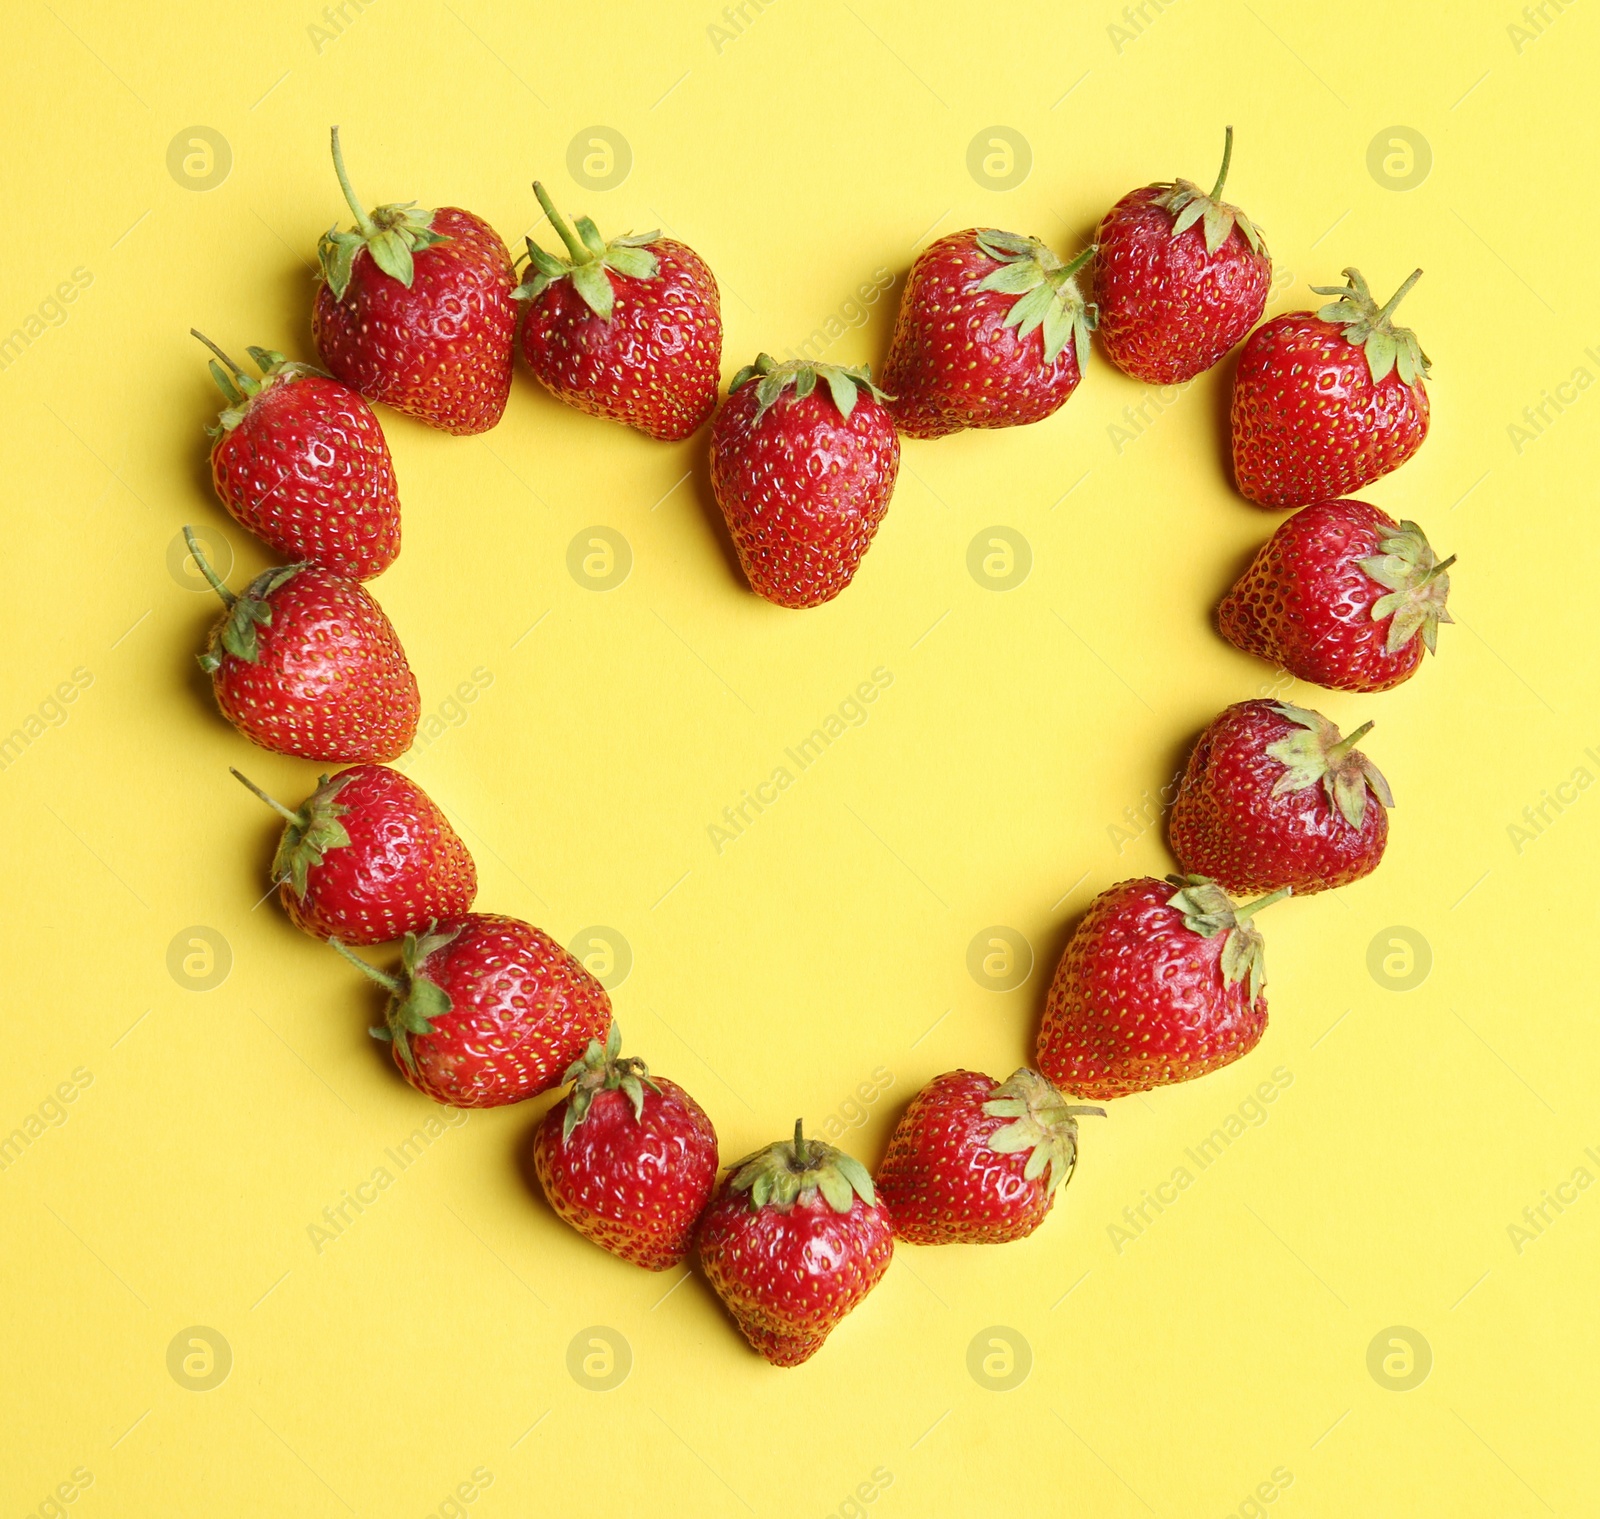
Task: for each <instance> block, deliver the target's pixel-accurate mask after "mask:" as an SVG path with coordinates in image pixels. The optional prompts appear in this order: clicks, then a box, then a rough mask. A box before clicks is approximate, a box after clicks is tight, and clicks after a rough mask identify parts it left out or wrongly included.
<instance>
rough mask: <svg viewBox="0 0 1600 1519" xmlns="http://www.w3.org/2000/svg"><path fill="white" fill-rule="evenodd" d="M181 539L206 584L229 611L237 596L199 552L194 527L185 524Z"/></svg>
mask: <svg viewBox="0 0 1600 1519" xmlns="http://www.w3.org/2000/svg"><path fill="white" fill-rule="evenodd" d="M183 541H184V542H185V543H186V544H188V545H189V553H190V555H191V557H192V558H193V559H194V562H195V564H196V565H198V566H199V569H200V573H201V574H202V575H204V576H205V577H206V584H207V585H209V586H210V587H211V589H212V590H213V591H215V592H216V593H217V595H219V596H220V597H221V598H222V604H223V606H225V607H227V609H228V610H229V611H230V612H231V611H232V610H233V608H234V606H235V605H236V604H237V602H238V600H239V598H238V597H237V596H235V595H234V594H233V592H232V591H230V590H229V589H228V588H227V586H225V585H224V584H223V583H222V580H221V577H220V576H219V575H218V574H217V572H216V571H215V570H214V569H212V568H211V561H210V560H209V559H207V558H206V556H205V554H204V553H202V552H201V549H200V544H199V542H198V541H197V540H196V538H195V536H194V529H193V528H192V527H189V526H187V525H185V527H184V529H183Z"/></svg>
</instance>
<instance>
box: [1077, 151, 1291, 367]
mask: <svg viewBox="0 0 1600 1519" xmlns="http://www.w3.org/2000/svg"><path fill="white" fill-rule="evenodd" d="M1232 161H1233V128H1232V127H1229V128H1228V129H1227V135H1226V138H1225V140H1224V143H1223V149H1222V168H1221V169H1220V170H1219V171H1218V173H1217V181H1216V184H1214V185H1213V186H1212V188H1211V193H1210V194H1209V195H1208V194H1206V193H1205V192H1204V191H1202V190H1201V188H1200V187H1199V185H1196V184H1192V183H1191V182H1190V181H1189V180H1187V179H1179V180H1176V181H1174V182H1173V183H1171V184H1155V185H1146V186H1145V187H1144V188H1143V189H1140V190H1134V191H1132V192H1131V193H1130V194H1127V195H1125V196H1123V197H1122V199H1121V200H1119V201H1118V202H1117V203H1116V205H1114V206H1113V207H1112V208H1111V209H1110V210H1109V211H1108V212H1107V213H1106V215H1105V219H1104V220H1103V221H1102V222H1101V223H1100V230H1099V232H1098V233H1097V234H1096V237H1095V241H1096V242H1097V243H1098V244H1099V248H1100V252H1099V256H1098V257H1097V258H1096V260H1095V299H1096V302H1097V304H1098V306H1099V311H1100V325H1099V329H1098V330H1099V333H1100V341H1101V343H1102V344H1103V345H1104V346H1105V350H1106V353H1107V354H1108V355H1109V356H1110V358H1111V362H1112V363H1113V364H1115V365H1116V366H1117V368H1118V369H1120V370H1121V371H1122V372H1123V373H1124V374H1128V375H1132V376H1133V378H1134V379H1136V380H1143V381H1144V382H1145V383H1146V384H1147V385H1177V384H1182V383H1183V382H1184V381H1186V380H1191V379H1193V378H1194V377H1195V376H1196V375H1197V374H1200V373H1202V372H1203V371H1204V370H1207V369H1209V368H1211V366H1212V365H1213V364H1215V363H1216V362H1217V361H1218V360H1219V359H1220V358H1221V357H1222V356H1223V355H1224V354H1225V353H1226V352H1227V351H1228V350H1229V349H1230V348H1232V347H1233V345H1234V344H1235V343H1237V342H1238V341H1239V340H1240V339H1241V338H1243V337H1244V335H1245V334H1246V333H1247V332H1249V330H1250V329H1251V328H1252V327H1254V326H1255V324H1256V323H1257V322H1258V321H1260V320H1261V313H1262V311H1263V310H1264V309H1265V307H1266V304H1267V292H1268V290H1269V289H1270V288H1271V285H1272V258H1271V255H1270V254H1269V253H1268V252H1267V245H1266V240H1265V239H1264V238H1263V237H1262V235H1261V229H1260V228H1259V227H1258V226H1256V224H1255V223H1254V222H1253V221H1251V220H1250V218H1249V217H1248V216H1246V215H1245V213H1244V212H1243V211H1241V210H1240V209H1239V208H1238V207H1237V206H1232V205H1229V204H1228V203H1227V202H1225V201H1224V200H1223V199H1222V189H1223V186H1224V185H1225V184H1226V183H1227V180H1228V166H1229V165H1230V164H1231V163H1232Z"/></svg>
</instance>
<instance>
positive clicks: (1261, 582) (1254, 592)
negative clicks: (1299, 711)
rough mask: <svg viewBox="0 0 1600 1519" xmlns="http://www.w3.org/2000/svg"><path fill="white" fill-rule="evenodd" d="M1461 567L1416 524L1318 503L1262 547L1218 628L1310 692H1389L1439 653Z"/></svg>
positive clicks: (1356, 507)
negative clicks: (1454, 570)
mask: <svg viewBox="0 0 1600 1519" xmlns="http://www.w3.org/2000/svg"><path fill="white" fill-rule="evenodd" d="M1455 562H1456V557H1455V555H1454V554H1452V555H1451V556H1450V557H1449V558H1448V559H1440V558H1438V557H1437V556H1436V555H1435V554H1434V552H1433V549H1432V547H1431V546H1430V544H1429V543H1428V540H1427V537H1426V535H1425V534H1424V533H1423V531H1422V529H1421V528H1420V527H1418V526H1417V524H1416V523H1415V522H1396V521H1394V520H1393V518H1391V517H1389V516H1387V515H1386V514H1385V513H1383V512H1380V511H1379V510H1378V508H1377V507H1375V506H1369V505H1368V504H1367V503H1366V502H1365V501H1319V502H1318V503H1317V504H1316V505H1315V506H1308V507H1306V509H1305V510H1304V511H1300V512H1296V513H1295V514H1294V516H1292V517H1289V518H1286V519H1285V520H1284V521H1283V522H1282V523H1281V524H1280V525H1279V527H1278V530H1277V532H1275V533H1274V534H1273V535H1272V536H1271V537H1270V538H1269V539H1268V540H1267V541H1266V543H1265V544H1263V545H1262V547H1261V551H1260V552H1259V553H1258V554H1257V555H1256V557H1255V559H1254V561H1253V562H1252V563H1251V565H1250V568H1249V569H1248V570H1246V571H1245V572H1244V574H1243V575H1242V576H1240V578H1239V582H1238V584H1237V585H1235V586H1234V588H1233V589H1232V590H1231V591H1229V592H1228V594H1227V595H1226V596H1224V597H1223V598H1222V604H1221V606H1219V607H1218V608H1217V626H1218V627H1219V628H1220V629H1221V631H1222V636H1223V637H1224V638H1226V639H1227V640H1228V642H1229V643H1231V644H1234V645H1235V646H1236V647H1238V648H1241V649H1243V650H1244V651H1245V653H1246V654H1256V655H1259V656H1260V657H1261V658H1262V659H1270V660H1273V661H1274V662H1275V663H1277V664H1280V665H1282V667H1283V668H1284V669H1285V670H1287V671H1288V672H1289V673H1290V674H1291V675H1293V676H1295V677H1297V678H1298V679H1300V680H1306V681H1310V682H1311V683H1312V684H1313V685H1317V686H1331V687H1332V688H1333V689H1334V690H1336V691H1387V690H1389V689H1390V687H1392V686H1398V685H1399V684H1400V683H1401V682H1402V681H1405V680H1410V679H1411V677H1412V676H1413V675H1414V674H1415V673H1416V671H1417V667H1418V666H1419V665H1420V664H1421V663H1422V651H1423V650H1424V649H1426V650H1427V651H1428V653H1430V654H1432V653H1434V652H1435V646H1436V644H1437V642H1438V637H1439V624H1440V623H1441V622H1449V621H1450V620H1451V618H1450V613H1449V612H1448V611H1446V610H1445V602H1446V601H1447V600H1448V598H1449V595H1450V576H1449V574H1448V573H1447V572H1448V571H1449V568H1450V566H1451V565H1452V564H1454V563H1455ZM1418 634H1421V637H1420V638H1419V637H1418V636H1417V635H1418Z"/></svg>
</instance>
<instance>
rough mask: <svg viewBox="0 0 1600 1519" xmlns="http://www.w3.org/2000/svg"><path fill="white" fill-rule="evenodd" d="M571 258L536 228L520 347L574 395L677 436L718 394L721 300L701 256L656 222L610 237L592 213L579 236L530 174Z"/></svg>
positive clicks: (657, 433)
mask: <svg viewBox="0 0 1600 1519" xmlns="http://www.w3.org/2000/svg"><path fill="white" fill-rule="evenodd" d="M533 193H534V194H535V195H537V196H538V197H539V204H540V205H541V206H543V207H544V210H545V215H546V216H548V217H549V218H550V225H551V226H552V227H554V228H555V229H556V232H557V233H558V234H559V236H560V238H561V241H562V242H563V243H564V244H565V245H566V249H567V255H568V257H567V259H566V260H563V259H559V258H556V257H554V256H552V255H551V254H549V253H546V252H545V251H544V249H543V248H541V247H539V246H538V244H537V243H535V242H534V240H533V239H532V238H531V237H530V238H528V240H527V243H528V260H529V263H528V271H527V278H526V279H525V280H524V281H523V283H522V285H521V286H520V287H519V288H518V290H517V291H516V296H517V299H518V300H519V301H521V302H522V303H523V304H524V306H525V308H526V309H525V312H524V315H523V317H522V357H523V361H524V362H525V363H526V364H527V366H528V368H529V369H531V370H532V371H533V373H534V375H535V376H536V377H537V378H538V379H539V380H540V381H541V382H542V383H543V384H544V385H545V386H546V387H548V389H549V390H550V391H551V392H553V393H554V394H555V395H556V396H557V397H559V398H560V399H561V400H563V401H565V402H566V403H567V405H568V406H575V407H576V408H577V409H578V410H579V411H582V412H587V413H588V414H589V415H590V416H593V417H605V418H608V419H609V420H611V421H614V422H625V423H626V424H627V425H628V426H629V427H636V428H638V430H639V431H640V432H642V433H645V434H647V435H648V436H650V437H652V438H663V439H666V440H668V441H671V442H675V441H677V440H678V439H680V438H687V437H689V436H690V435H691V434H693V433H695V432H697V431H698V430H699V428H700V425H701V424H702V423H703V422H704V421H705V419H706V418H707V417H709V416H710V415H711V408H712V407H713V406H715V405H716V404H717V381H718V378H719V375H720V366H721V363H722V302H721V300H720V298H719V296H718V294H717V282H716V280H715V279H714V278H713V277H712V274H711V271H710V269H708V268H707V267H706V265H705V262H704V260H702V259H701V257H700V255H699V254H698V253H696V252H695V251H694V249H693V248H690V247H687V246H686V245H685V244H683V243H680V242H675V241H674V240H673V239H672V238H670V237H662V235H661V234H660V233H659V232H641V233H638V234H635V233H631V232H630V233H628V234H627V235H626V236H624V237H617V238H613V239H612V240H611V241H610V242H609V243H608V242H605V241H604V240H603V239H602V238H601V236H600V233H599V231H598V230H597V229H596V227H595V224H594V223H593V222H592V221H590V220H589V218H588V217H587V216H580V217H579V218H578V220H577V228H578V236H574V235H573V233H572V231H571V230H570V229H569V228H568V226H567V224H566V222H564V221H563V220H562V219H561V217H560V215H559V214H558V213H557V211H556V208H555V206H554V205H552V204H551V201H550V197H549V195H548V194H546V193H545V188H544V186H543V185H541V184H538V183H535V185H534V187H533Z"/></svg>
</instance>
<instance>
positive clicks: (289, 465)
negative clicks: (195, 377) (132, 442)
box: [190, 328, 400, 580]
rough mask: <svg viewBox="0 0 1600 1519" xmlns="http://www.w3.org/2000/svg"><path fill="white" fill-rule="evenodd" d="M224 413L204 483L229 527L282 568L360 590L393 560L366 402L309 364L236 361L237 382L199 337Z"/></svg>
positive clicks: (381, 464) (266, 354)
mask: <svg viewBox="0 0 1600 1519" xmlns="http://www.w3.org/2000/svg"><path fill="white" fill-rule="evenodd" d="M190 332H191V335H192V336H194V337H196V338H198V339H199V340H200V341H201V342H202V343H204V344H205V346H206V347H207V348H209V349H210V350H211V352H212V353H213V354H214V355H215V356H216V357H215V358H213V359H212V360H211V362H210V364H209V366H208V367H209V368H210V370H211V377H212V379H214V380H215V381H216V382H217V389H218V390H220V391H221V392H222V398H223V401H224V402H225V403H226V404H225V405H224V407H223V409H222V411H221V413H220V414H219V415H218V417H217V423H216V426H215V427H213V428H211V429H209V431H210V432H211V436H212V440H213V441H212V445H211V480H212V484H213V485H214V486H215V487H216V492H217V497H218V499H219V500H220V501H221V502H222V504H223V505H224V506H225V507H227V509H228V511H229V512H230V513H231V514H232V516H233V518H234V520H235V521H236V522H238V523H239V524H240V525H241V526H243V527H246V528H248V529H249V530H250V531H251V532H252V533H254V534H255V535H256V537H258V538H260V539H261V540H262V541H263V542H265V543H269V544H271V545H272V547H273V548H275V549H277V550H278V551H279V553H281V554H284V555H286V556H287V557H288V558H290V559H302V560H309V561H310V562H311V563H313V564H320V565H321V566H322V567H323V568H324V569H329V570H332V571H333V572H334V573H335V574H338V575H348V576H349V577H350V578H351V579H352V580H370V579H371V578H372V577H373V576H374V575H378V574H381V573H382V572H383V571H384V570H386V569H388V567H389V566H390V565H391V564H393V563H394V561H395V557H396V556H397V555H398V554H399V552H400V496H399V490H398V487H397V486H396V484H395V478H394V464H393V462H392V461H391V460H390V458H389V445H388V443H387V442H386V441H385V439H384V436H383V429H382V428H381V427H380V426H379V425H378V419H377V417H376V416H375V415H374V414H373V410H372V408H371V407H370V406H368V405H367V403H366V401H365V400H363V399H362V397H361V396H360V395H359V394H358V393H357V392H356V391H354V390H352V389H351V388H350V387H349V386H348V385H345V384H343V383H342V382H341V381H339V380H335V379H333V378H332V377H331V376H330V375H326V374H324V373H323V372H322V371H321V370H320V369H316V368H314V367H313V366H312V365H310V364H300V363H296V362H294V361H293V360H290V359H286V358H285V357H284V356H283V355H282V354H281V353H276V352H274V351H273V350H271V349H267V348H254V347H252V348H248V349H246V350H245V351H246V352H247V353H248V354H249V355H250V357H251V359H253V360H254V361H255V364H256V367H257V368H258V369H259V370H260V371H261V378H260V379H257V378H256V377H255V376H253V375H250V374H247V373H246V372H245V371H244V369H243V368H241V367H240V366H239V365H238V364H237V363H235V362H234V360H233V359H232V358H231V357H229V355H228V354H227V353H226V352H225V351H224V350H223V349H221V348H219V347H218V346H217V345H216V344H215V343H213V342H212V341H211V339H210V338H208V337H207V336H206V335H205V334H204V333H203V332H200V331H197V330H195V329H193V328H191V329H190Z"/></svg>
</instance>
